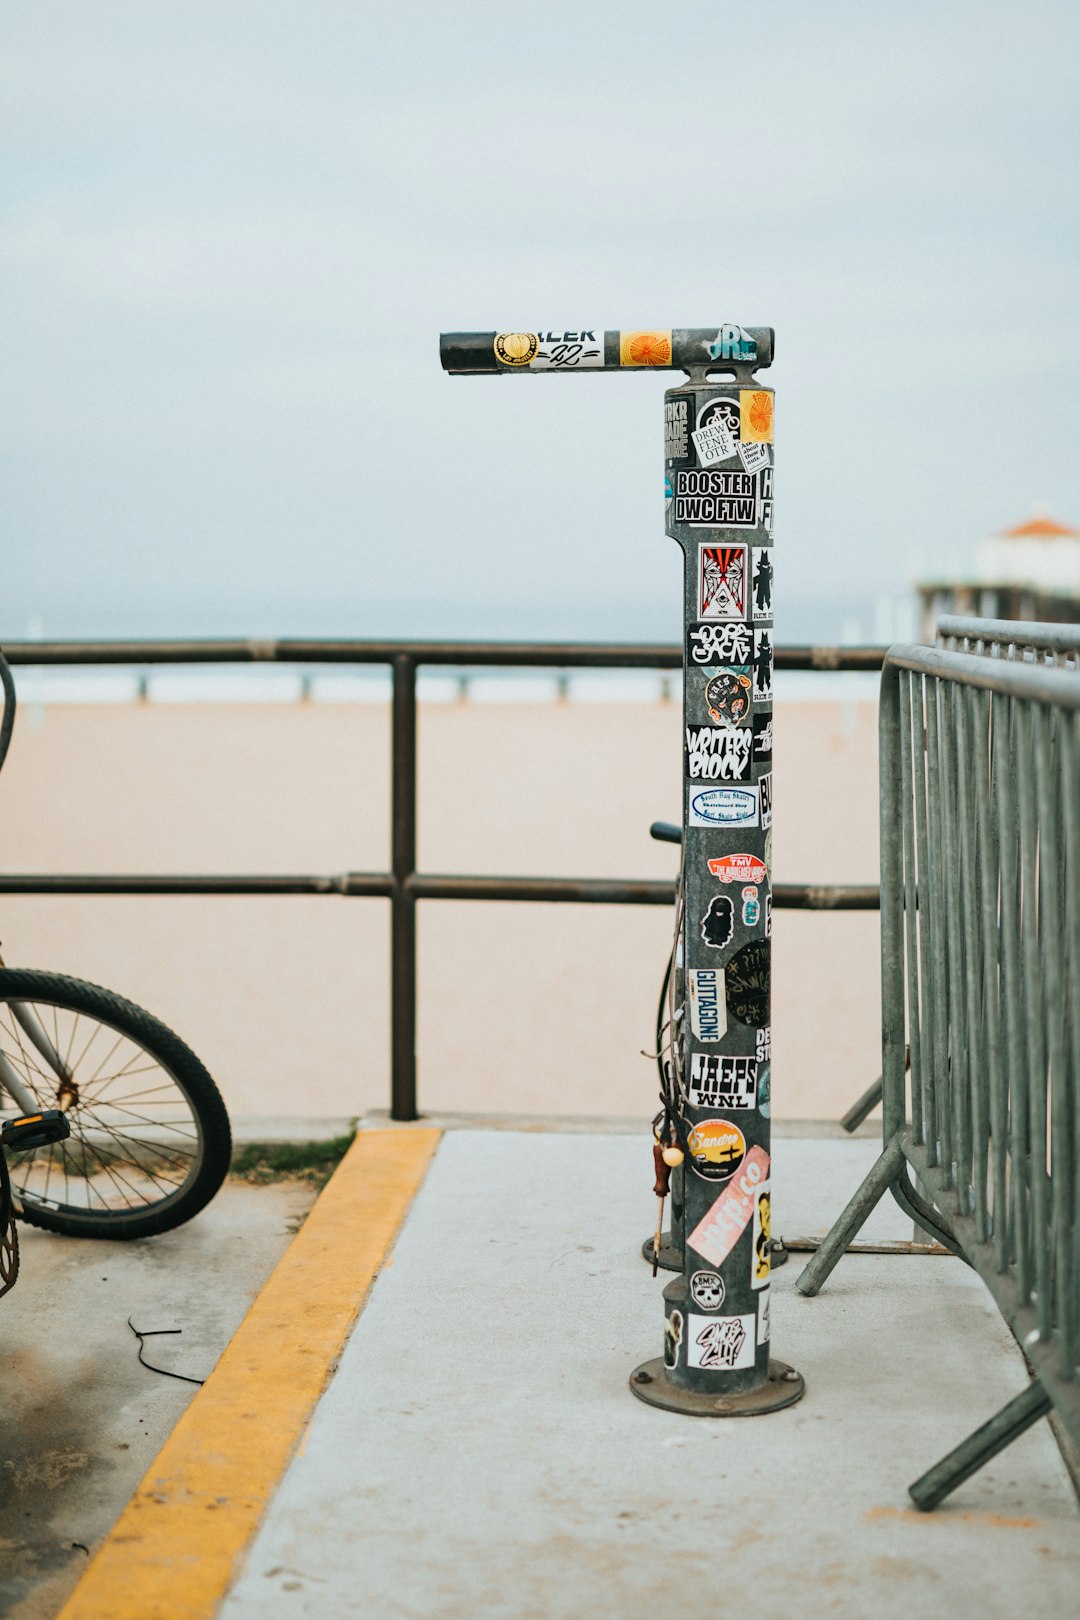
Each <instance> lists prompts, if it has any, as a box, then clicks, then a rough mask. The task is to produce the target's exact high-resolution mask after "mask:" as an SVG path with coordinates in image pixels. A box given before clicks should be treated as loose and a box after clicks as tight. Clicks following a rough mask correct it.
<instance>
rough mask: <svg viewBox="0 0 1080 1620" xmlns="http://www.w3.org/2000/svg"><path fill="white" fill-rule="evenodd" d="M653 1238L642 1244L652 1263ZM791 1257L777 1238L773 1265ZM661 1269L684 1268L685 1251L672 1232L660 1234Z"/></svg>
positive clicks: (773, 1248)
mask: <svg viewBox="0 0 1080 1620" xmlns="http://www.w3.org/2000/svg"><path fill="white" fill-rule="evenodd" d="M652 1246H653V1240H652V1238H651V1237H647V1238H646V1239H645V1241H644V1243H643V1244H642V1245H641V1253H642V1257H643V1258H644V1259H645V1260H647V1261H648V1262H649V1264H650V1266H651V1265H652ZM788 1259H789V1253H788V1250H787V1249H785V1247H784V1241H783V1239H782V1238H776V1239H775V1241H774V1242H773V1246H772V1260H771V1265H772V1268H773V1270H774V1271H775V1270H776V1268H777V1266H786V1265H787V1263H788ZM656 1263H657V1265H658V1266H659V1267H660V1269H661V1271H681V1270H682V1268H683V1251H682V1250H681V1249H676V1248H675V1247H674V1246H673V1244H672V1241H671V1233H670V1232H661V1234H660V1258H659V1260H658V1261H657V1262H656Z"/></svg>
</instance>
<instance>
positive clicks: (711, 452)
mask: <svg viewBox="0 0 1080 1620" xmlns="http://www.w3.org/2000/svg"><path fill="white" fill-rule="evenodd" d="M691 437H692V438H693V441H694V449H695V450H696V451H697V458H698V466H699V467H716V466H719V464H720V462H721V461H730V460H731V458H732V456H734V454H735V439H734V437H733V436H732V432H731V429H730V428H729V427H728V425H727V423H726V422H722V421H720V420H719V419H717V420H716V421H714V422H711V423H710V424H709V426H708V427H703V428H695V429H694V431H693V433H692V435H691ZM740 449H741V447H740ZM739 459H740V460H742V456H741V453H740V458H739ZM767 461H768V454H767V453H766V462H767ZM743 465H744V467H745V465H746V464H745V462H744V463H743ZM748 471H750V472H753V471H755V469H754V468H753V467H751V468H749V469H748Z"/></svg>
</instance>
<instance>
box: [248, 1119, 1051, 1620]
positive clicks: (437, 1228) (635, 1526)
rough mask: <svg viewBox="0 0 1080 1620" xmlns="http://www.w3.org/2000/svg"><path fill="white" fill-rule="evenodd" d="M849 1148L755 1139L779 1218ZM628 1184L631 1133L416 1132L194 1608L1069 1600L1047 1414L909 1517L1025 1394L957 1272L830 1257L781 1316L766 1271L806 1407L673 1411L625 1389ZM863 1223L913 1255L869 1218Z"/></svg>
mask: <svg viewBox="0 0 1080 1620" xmlns="http://www.w3.org/2000/svg"><path fill="white" fill-rule="evenodd" d="M876 1151H877V1144H876V1142H874V1141H872V1140H868V1139H862V1140H854V1141H853V1140H835V1139H820V1138H819V1139H813V1138H810V1137H806V1136H802V1137H798V1138H785V1137H780V1138H779V1139H778V1140H776V1141H775V1168H774V1173H773V1184H774V1219H775V1222H776V1229H778V1230H780V1231H782V1232H785V1233H788V1234H790V1233H791V1232H792V1231H795V1230H798V1231H800V1232H812V1231H814V1230H815V1229H818V1230H820V1229H822V1228H824V1227H825V1226H826V1225H827V1223H828V1221H829V1219H830V1218H831V1216H832V1215H833V1214H834V1213H835V1212H836V1211H837V1210H838V1209H839V1207H840V1206H841V1204H842V1203H843V1202H844V1201H845V1200H846V1198H847V1196H848V1194H849V1192H850V1191H851V1190H852V1189H853V1188H854V1186H855V1184H856V1183H857V1181H858V1179H859V1178H860V1176H861V1175H862V1174H863V1172H864V1171H865V1169H866V1168H867V1166H868V1165H869V1163H870V1162H871V1160H872V1159H873V1157H874V1155H875V1153H876ZM650 1187H651V1166H650V1162H649V1153H648V1145H647V1143H643V1142H642V1140H641V1138H640V1137H639V1138H638V1139H634V1138H632V1137H629V1136H621V1135H585V1134H579V1135H566V1134H558V1135H554V1134H543V1133H540V1132H536V1133H507V1132H481V1131H468V1130H464V1131H450V1132H448V1133H447V1134H446V1135H445V1136H444V1137H443V1139H442V1142H441V1144H440V1146H439V1149H438V1153H437V1156H436V1158H435V1160H434V1163H433V1165H432V1168H431V1170H430V1172H429V1173H428V1176H427V1180H426V1181H425V1182H424V1184H423V1186H422V1188H421V1191H420V1193H419V1195H418V1197H417V1198H416V1201H415V1203H414V1204H413V1206H412V1208H411V1211H410V1213H409V1215H408V1218H407V1220H406V1222H405V1226H404V1229H403V1231H402V1233H401V1235H400V1237H399V1239H398V1242H397V1246H396V1249H395V1251H394V1255H393V1259H392V1262H391V1263H390V1264H388V1265H386V1266H385V1267H384V1269H383V1271H382V1273H381V1275H380V1276H379V1277H378V1280H377V1282H376V1283H375V1286H374V1289H373V1292H372V1294H371V1296H370V1298H369V1301H368V1303H367V1305H366V1308H365V1309H364V1312H363V1314H362V1316H361V1317H360V1319H359V1322H358V1324H357V1326H356V1328H355V1330H354V1332H353V1333H352V1337H351V1338H350V1340H349V1341H348V1343H347V1345H346V1347H345V1350H344V1354H343V1355H342V1357H341V1360H340V1365H339V1367H338V1370H337V1373H336V1376H335V1377H334V1378H333V1381H332V1383H331V1384H330V1385H329V1387H328V1389H327V1390H326V1392H325V1394H324V1395H323V1397H322V1400H321V1401H320V1403H319V1405H318V1407H317V1410H316V1412H315V1415H314V1418H313V1420H312V1421H311V1423H310V1424H309V1426H308V1429H307V1432H306V1434H305V1435H304V1437H303V1440H302V1443H301V1445H300V1447H299V1449H298V1451H297V1453H296V1455H295V1456H294V1458H293V1460H292V1462H291V1465H290V1466H289V1467H288V1469H287V1471H286V1473H285V1476H284V1478H283V1479H282V1481H281V1484H280V1487H279V1488H278V1490H277V1492H276V1495H275V1496H274V1497H273V1500H272V1501H271V1504H270V1506H269V1509H268V1511H267V1512H266V1514H265V1517H264V1519H263V1522H262V1525H261V1529H260V1530H259V1532H258V1534H257V1536H256V1537H255V1540H254V1542H253V1543H252V1545H251V1547H250V1551H249V1554H248V1556H247V1559H246V1563H245V1565H244V1567H243V1569H242V1571H241V1573H240V1574H239V1576H238V1578H237V1579H235V1581H234V1582H233V1584H232V1589H231V1591H230V1592H229V1594H228V1596H227V1597H226V1599H225V1601H224V1604H223V1605H222V1607H221V1608H220V1611H219V1612H220V1614H221V1616H222V1620H255V1617H258V1620H277V1617H282V1620H285V1617H288V1620H294V1617H300V1616H315V1615H318V1616H320V1617H321V1616H327V1615H351V1614H372V1615H379V1616H387V1617H398V1616H400V1617H428V1616H438V1617H440V1620H458V1617H460V1620H466V1617H468V1620H477V1617H491V1620H515V1617H522V1620H525V1617H530V1620H531V1617H537V1620H561V1617H564V1616H565V1617H567V1620H571V1617H572V1620H581V1617H582V1616H593V1615H597V1616H599V1615H603V1616H617V1617H620V1620H638V1617H640V1620H655V1616H656V1615H657V1614H664V1613H668V1612H671V1611H672V1610H673V1609H674V1608H675V1607H678V1608H680V1609H684V1610H687V1611H688V1612H691V1613H705V1612H716V1611H717V1610H719V1608H720V1607H721V1606H726V1605H727V1604H729V1603H731V1602H733V1601H734V1602H735V1603H736V1604H737V1605H738V1607H739V1609H740V1610H742V1609H743V1608H746V1607H747V1606H748V1605H749V1606H751V1607H753V1608H754V1609H755V1610H760V1609H762V1608H764V1609H766V1610H769V1611H772V1612H775V1613H778V1614H782V1615H789V1616H797V1617H798V1620H816V1617H818V1616H822V1617H825V1616H835V1615H842V1616H852V1617H859V1620H861V1617H863V1616H867V1615H874V1616H875V1617H880V1620H892V1617H894V1616H895V1617H896V1620H900V1617H901V1616H903V1617H904V1620H907V1617H908V1616H910V1615H911V1614H913V1613H921V1614H924V1615H936V1614H943V1613H950V1614H955V1615H959V1616H969V1615H970V1616H975V1615H978V1616H979V1617H980V1620H996V1617H998V1616H1000V1617H1001V1620H1015V1617H1016V1616H1017V1615H1024V1616H1026V1617H1041V1616H1046V1617H1050V1616H1055V1617H1056V1616H1060V1615H1063V1614H1070V1613H1074V1612H1075V1609H1076V1594H1077V1591H1078V1590H1080V1535H1078V1530H1080V1513H1078V1509H1077V1502H1076V1498H1075V1496H1074V1493H1073V1490H1072V1486H1071V1482H1070V1480H1069V1477H1068V1474H1067V1472H1066V1470H1065V1467H1064V1465H1063V1463H1062V1460H1061V1456H1060V1453H1059V1451H1058V1449H1057V1446H1056V1445H1055V1443H1054V1440H1053V1437H1052V1435H1051V1432H1050V1430H1049V1427H1048V1425H1046V1424H1039V1425H1037V1426H1036V1427H1035V1428H1034V1429H1032V1430H1030V1431H1029V1432H1028V1433H1027V1434H1026V1435H1025V1436H1024V1437H1023V1438H1022V1439H1021V1440H1019V1441H1018V1442H1017V1443H1016V1444H1014V1445H1013V1446H1012V1447H1011V1448H1010V1449H1009V1450H1008V1451H1006V1452H1005V1453H1003V1454H1002V1455H1001V1456H1000V1457H999V1458H998V1459H996V1461H995V1462H993V1463H991V1464H990V1465H989V1466H988V1467H987V1468H986V1469H985V1470H983V1471H982V1472H981V1473H979V1474H977V1475H975V1476H974V1477H973V1478H972V1479H971V1480H970V1481H968V1482H967V1483H966V1484H965V1485H964V1486H963V1487H961V1489H960V1490H959V1491H957V1492H956V1494H955V1495H954V1496H953V1497H952V1498H951V1499H950V1500H949V1502H948V1503H947V1504H946V1505H945V1506H944V1507H943V1508H941V1509H939V1510H938V1512H937V1513H935V1514H932V1515H929V1516H923V1515H919V1514H917V1513H916V1512H914V1510H913V1509H912V1508H911V1506H910V1504H909V1502H908V1498H907V1495H906V1487H907V1485H908V1484H909V1483H910V1482H911V1481H912V1480H913V1479H914V1478H915V1477H916V1476H917V1475H918V1474H920V1473H921V1472H923V1470H924V1469H925V1468H927V1467H928V1466H929V1465H930V1464H931V1463H933V1462H935V1461H937V1460H938V1458H939V1457H940V1456H941V1455H942V1454H943V1453H944V1452H945V1451H946V1450H947V1449H948V1448H949V1447H951V1446H952V1445H953V1444H955V1443H956V1442H957V1441H958V1440H960V1439H961V1438H963V1437H964V1436H965V1435H966V1434H968V1433H969V1432H970V1430H972V1429H973V1428H975V1427H976V1426H977V1425H978V1424H979V1423H981V1422H983V1421H984V1420H985V1419H986V1418H987V1417H988V1416H990V1414H991V1413H992V1412H993V1411H995V1410H996V1409H997V1408H998V1407H999V1406H1001V1405H1002V1404H1003V1403H1004V1402H1005V1401H1006V1400H1008V1399H1009V1398H1010V1397H1011V1396H1012V1395H1014V1394H1016V1393H1017V1392H1018V1391H1019V1390H1020V1389H1021V1388H1023V1387H1024V1385H1025V1382H1026V1373H1025V1369H1024V1364H1023V1361H1022V1358H1021V1357H1020V1355H1019V1352H1018V1351H1017V1349H1016V1347H1015V1345H1014V1343H1013V1341H1012V1339H1011V1337H1010V1335H1009V1334H1008V1332H1007V1330H1006V1329H1005V1327H1004V1325H1003V1324H1002V1322H1001V1320H1000V1318H999V1316H998V1314H997V1312H996V1309H995V1307H994V1306H993V1304H992V1303H991V1301H990V1299H989V1296H988V1295H987V1293H986V1291H985V1289H984V1288H983V1286H982V1284H981V1283H980V1282H979V1281H978V1279H977V1278H976V1277H975V1276H974V1275H973V1273H972V1272H971V1271H969V1270H968V1269H967V1268H966V1267H964V1266H963V1265H962V1264H961V1263H960V1262H958V1261H956V1260H953V1259H952V1258H937V1257H910V1256H888V1257H870V1256H865V1257H864V1256H849V1257H847V1258H846V1259H845V1260H844V1261H843V1262H842V1264H841V1266H840V1267H839V1269H838V1270H837V1272H836V1273H835V1274H834V1276H833V1279H832V1280H831V1282H830V1283H829V1284H828V1286H827V1289H826V1291H825V1292H824V1293H823V1294H822V1295H821V1296H820V1297H819V1298H817V1299H813V1300H807V1299H804V1298H802V1297H801V1296H799V1295H798V1294H796V1292H795V1290H794V1281H795V1276H796V1274H797V1271H798V1261H797V1260H793V1261H792V1262H791V1263H789V1265H788V1266H787V1267H785V1268H783V1269H781V1270H780V1271H779V1272H777V1273H776V1276H775V1281H774V1284H773V1287H774V1292H775V1303H774V1306H773V1343H774V1346H775V1351H776V1354H777V1356H779V1357H781V1358H782V1359H784V1360H787V1361H790V1362H792V1363H793V1364H794V1365H795V1366H797V1367H798V1368H799V1370H800V1371H801V1372H802V1373H803V1374H804V1375H805V1378H806V1383H807V1393H806V1397H805V1400H804V1401H803V1402H802V1403H801V1404H800V1405H798V1406H795V1407H793V1408H791V1409H789V1410H787V1411H784V1412H780V1413H777V1414H775V1415H772V1416H768V1417H761V1418H757V1419H751V1420H738V1421H727V1422H725V1421H711V1420H704V1419H692V1418H683V1417H679V1416H674V1415H670V1414H667V1413H663V1412H660V1411H657V1410H655V1409H653V1408H650V1407H647V1406H644V1405H642V1404H640V1403H639V1402H637V1401H636V1400H634V1399H633V1398H632V1396H631V1395H630V1393H629V1390H628V1388H627V1378H628V1376H629V1374H630V1372H631V1371H632V1369H633V1368H634V1366H635V1365H636V1364H637V1363H638V1362H639V1361H641V1360H643V1359H646V1358H647V1357H650V1356H654V1355H657V1354H659V1353H660V1350H661V1321H662V1307H661V1301H660V1289H661V1287H662V1283H663V1278H662V1277H661V1278H660V1279H658V1280H657V1281H655V1282H654V1281H653V1279H652V1278H651V1277H650V1275H649V1270H648V1268H647V1267H646V1266H645V1265H644V1264H643V1262H642V1261H641V1259H640V1258H639V1256H638V1254H637V1252H636V1250H637V1242H638V1240H639V1239H640V1237H641V1236H643V1235H644V1232H645V1230H646V1228H647V1227H648V1224H649V1220H650V1216H651V1213H652V1198H651V1191H650ZM873 1231H874V1233H875V1234H876V1235H878V1236H880V1237H887V1238H908V1237H910V1235H911V1230H910V1223H909V1222H907V1221H906V1220H905V1219H904V1218H903V1217H902V1216H901V1215H900V1214H899V1212H898V1211H895V1209H893V1208H891V1207H883V1208H882V1210H881V1211H880V1212H879V1213H878V1215H877V1216H876V1217H875V1220H874V1226H873Z"/></svg>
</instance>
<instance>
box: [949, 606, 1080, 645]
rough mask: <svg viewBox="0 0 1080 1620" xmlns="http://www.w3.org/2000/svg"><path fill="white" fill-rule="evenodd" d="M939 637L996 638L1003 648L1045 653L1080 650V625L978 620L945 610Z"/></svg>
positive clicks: (971, 639) (992, 639)
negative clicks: (1017, 648)
mask: <svg viewBox="0 0 1080 1620" xmlns="http://www.w3.org/2000/svg"><path fill="white" fill-rule="evenodd" d="M937 633H938V635H939V636H965V637H966V638H967V639H968V640H969V641H993V642H997V643H998V645H999V646H1002V647H1031V648H1033V649H1038V650H1039V651H1041V652H1080V624H1046V623H1036V622H1035V621H1034V620H1032V619H974V618H969V617H968V616H967V615H966V614H962V613H943V614H942V615H941V616H940V618H939V619H938V621H937Z"/></svg>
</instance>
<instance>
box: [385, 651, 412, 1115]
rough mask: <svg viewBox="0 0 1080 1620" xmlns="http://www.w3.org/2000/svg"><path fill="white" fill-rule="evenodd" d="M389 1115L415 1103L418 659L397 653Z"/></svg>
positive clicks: (393, 711) (392, 738)
mask: <svg viewBox="0 0 1080 1620" xmlns="http://www.w3.org/2000/svg"><path fill="white" fill-rule="evenodd" d="M390 749H391V755H390V758H391V766H390V775H391V810H390V870H391V874H392V876H393V879H394V893H393V897H392V898H391V901H390V1117H391V1119H398V1120H410V1119H417V1118H418V1117H419V1116H418V1113H417V1106H416V898H415V896H414V894H413V889H412V879H413V877H414V875H415V873H416V660H415V659H414V658H413V657H412V656H411V654H409V653H396V654H395V656H394V663H393V701H392V705H391V724H390Z"/></svg>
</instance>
